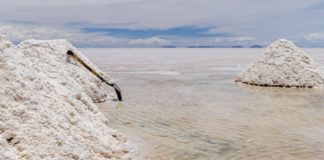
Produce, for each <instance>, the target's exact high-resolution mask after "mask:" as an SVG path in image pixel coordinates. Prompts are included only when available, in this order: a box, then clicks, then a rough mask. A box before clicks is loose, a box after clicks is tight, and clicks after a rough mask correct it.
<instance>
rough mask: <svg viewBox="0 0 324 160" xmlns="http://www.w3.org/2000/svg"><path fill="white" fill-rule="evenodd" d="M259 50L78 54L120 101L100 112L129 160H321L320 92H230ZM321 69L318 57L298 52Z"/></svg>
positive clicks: (322, 57)
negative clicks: (105, 77) (117, 91)
mask: <svg viewBox="0 0 324 160" xmlns="http://www.w3.org/2000/svg"><path fill="white" fill-rule="evenodd" d="M262 50H263V49H82V50H81V51H82V52H83V53H84V54H86V55H87V56H88V57H89V58H90V59H91V60H92V61H93V62H94V63H95V64H97V65H98V66H99V67H100V68H102V69H103V70H104V71H105V72H107V73H108V74H110V75H111V76H113V77H114V78H115V79H116V80H117V82H118V84H119V85H120V87H121V88H122V90H123V95H124V98H125V101H123V102H121V103H119V102H112V103H108V104H104V105H101V110H102V111H103V112H104V114H105V115H106V116H107V118H108V119H109V122H110V126H111V127H113V128H116V129H118V130H120V131H121V132H123V133H125V134H126V136H127V137H129V140H130V142H131V144H132V145H134V147H135V149H136V150H137V152H138V153H137V157H136V158H137V159H145V160H146V159H154V160H172V159H176V160H205V159H206V160H211V159H322V158H323V157H324V90H322V89H294V88H263V87H257V86H247V85H242V84H235V83H234V77H235V75H236V74H238V73H239V72H240V71H241V70H243V69H244V68H245V67H246V66H247V65H248V64H250V63H252V62H253V61H254V60H255V59H256V58H257V57H259V56H260V55H261V54H262ZM305 50H306V52H307V53H309V54H310V55H311V57H313V58H314V59H315V60H316V61H317V62H319V63H321V64H324V54H321V53H324V49H305Z"/></svg>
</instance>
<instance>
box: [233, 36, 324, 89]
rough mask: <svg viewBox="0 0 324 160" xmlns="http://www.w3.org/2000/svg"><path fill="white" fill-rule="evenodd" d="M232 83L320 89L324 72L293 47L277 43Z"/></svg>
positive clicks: (284, 41)
mask: <svg viewBox="0 0 324 160" xmlns="http://www.w3.org/2000/svg"><path fill="white" fill-rule="evenodd" d="M235 81H236V82H243V83H247V84H252V85H261V86H278V87H323V86H324V72H323V70H322V68H321V67H320V66H319V65H318V64H317V63H315V62H314V61H313V60H312V59H311V58H310V57H309V56H308V55H307V54H306V53H304V52H303V51H302V50H301V49H299V48H298V47H297V46H296V45H295V44H293V43H292V42H290V41H288V40H285V39H280V40H278V41H276V42H274V43H272V44H271V45H270V46H269V47H268V48H267V49H266V51H265V53H264V55H263V56H262V57H261V58H259V59H258V60H257V61H256V62H255V63H253V64H252V65H250V66H249V67H248V68H247V69H246V70H245V71H243V72H242V73H240V74H239V75H238V76H237V78H236V80H235Z"/></svg>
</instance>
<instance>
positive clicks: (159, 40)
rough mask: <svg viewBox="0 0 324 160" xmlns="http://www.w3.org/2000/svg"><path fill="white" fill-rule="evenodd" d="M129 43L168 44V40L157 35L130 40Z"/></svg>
mask: <svg viewBox="0 0 324 160" xmlns="http://www.w3.org/2000/svg"><path fill="white" fill-rule="evenodd" d="M130 44H131V45H135V46H163V45H167V44H170V41H168V40H166V39H162V38H159V37H151V38H144V39H134V40H130Z"/></svg>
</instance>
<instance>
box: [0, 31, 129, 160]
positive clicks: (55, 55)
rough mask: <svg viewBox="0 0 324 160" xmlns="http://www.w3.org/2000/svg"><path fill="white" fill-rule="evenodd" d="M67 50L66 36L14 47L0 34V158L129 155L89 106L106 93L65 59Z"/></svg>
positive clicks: (35, 159) (119, 138)
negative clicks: (61, 38)
mask: <svg viewBox="0 0 324 160" xmlns="http://www.w3.org/2000/svg"><path fill="white" fill-rule="evenodd" d="M68 49H73V50H74V51H76V49H75V48H74V47H73V46H72V45H71V44H70V43H68V42H67V41H65V40H53V41H36V40H27V41H24V42H22V43H21V44H19V45H18V46H15V45H14V44H13V43H11V42H10V41H9V40H8V39H7V38H6V37H5V36H3V35H1V34H0V74H1V76H0V86H1V89H0V159H6V160H20V159H24V160H40V159H62V160H63V159H84V160H88V159H130V157H131V153H130V152H129V150H128V147H127V144H126V138H125V137H124V136H123V135H122V134H121V133H119V132H117V131H116V130H113V129H111V128H109V127H108V125H107V119H106V118H105V117H104V116H103V115H102V113H101V112H100V111H99V110H98V108H97V106H96V105H95V104H94V102H99V101H104V100H105V99H106V98H107V96H106V94H105V91H104V90H103V89H102V87H101V85H100V83H99V81H98V80H97V79H96V78H95V77H94V76H92V75H91V74H90V73H89V72H87V71H86V70H85V69H83V68H82V67H79V66H78V65H76V64H73V63H69V62H67V60H66V51H67V50H68ZM79 54H80V53H79ZM80 55H81V54H80Z"/></svg>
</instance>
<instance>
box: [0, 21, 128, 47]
mask: <svg viewBox="0 0 324 160" xmlns="http://www.w3.org/2000/svg"><path fill="white" fill-rule="evenodd" d="M0 32H1V33H5V34H7V35H8V37H9V38H10V39H11V40H12V41H13V42H15V43H19V42H21V41H23V40H25V39H67V40H69V41H71V42H72V43H74V44H76V45H77V46H81V47H82V46H91V47H107V46H110V47H114V46H120V44H123V42H125V41H127V40H125V39H121V38H117V37H110V36H107V35H106V34H105V33H86V32H82V31H81V30H78V29H74V30H72V29H69V28H60V29H58V28H51V27H31V26H28V27H26V26H10V25H5V26H4V25H3V26H0Z"/></svg>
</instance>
